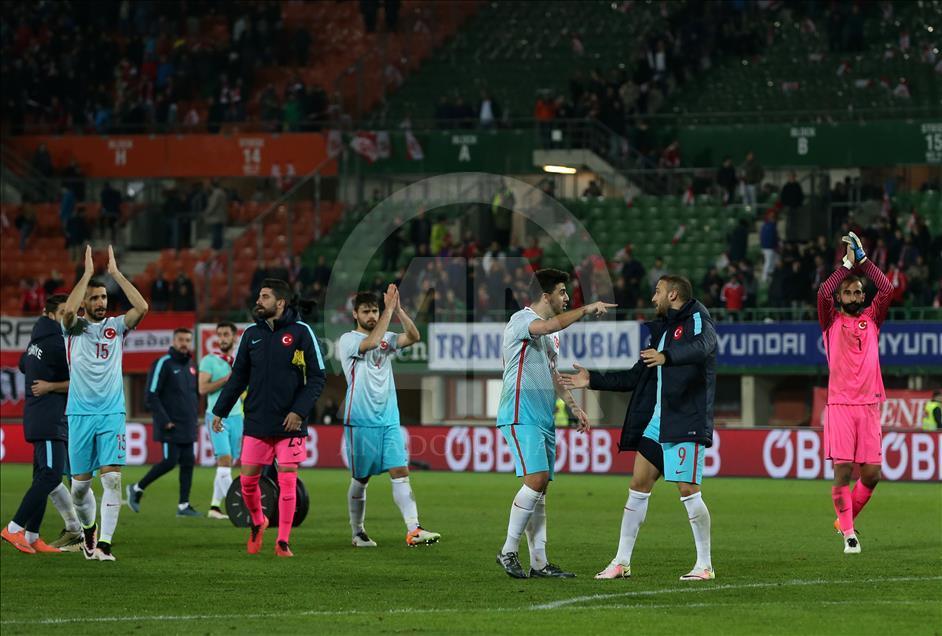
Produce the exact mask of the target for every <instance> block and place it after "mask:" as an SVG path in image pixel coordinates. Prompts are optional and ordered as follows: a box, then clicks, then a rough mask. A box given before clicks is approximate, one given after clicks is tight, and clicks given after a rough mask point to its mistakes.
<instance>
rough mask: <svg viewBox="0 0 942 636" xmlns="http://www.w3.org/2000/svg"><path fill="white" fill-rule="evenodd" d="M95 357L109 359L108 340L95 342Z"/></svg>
mask: <svg viewBox="0 0 942 636" xmlns="http://www.w3.org/2000/svg"><path fill="white" fill-rule="evenodd" d="M95 357H97V358H101V359H102V360H107V359H108V343H107V342H96V343H95Z"/></svg>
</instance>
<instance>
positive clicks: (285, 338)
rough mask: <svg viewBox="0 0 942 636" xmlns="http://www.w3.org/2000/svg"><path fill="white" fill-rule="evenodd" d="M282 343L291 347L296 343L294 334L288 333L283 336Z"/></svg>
mask: <svg viewBox="0 0 942 636" xmlns="http://www.w3.org/2000/svg"><path fill="white" fill-rule="evenodd" d="M281 344H283V345H284V346H286V347H290V346H291V345H293V344H294V336H292V335H291V334H290V333H286V334H285V335H283V336H282V337H281Z"/></svg>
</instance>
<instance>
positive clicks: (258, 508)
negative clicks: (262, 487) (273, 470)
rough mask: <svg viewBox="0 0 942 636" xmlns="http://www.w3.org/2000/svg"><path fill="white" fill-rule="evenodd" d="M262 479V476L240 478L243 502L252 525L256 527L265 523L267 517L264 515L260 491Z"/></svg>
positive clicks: (243, 476)
mask: <svg viewBox="0 0 942 636" xmlns="http://www.w3.org/2000/svg"><path fill="white" fill-rule="evenodd" d="M260 478H261V475H251V476H249V475H242V476H241V477H239V482H240V483H241V484H242V500H243V501H244V502H245V507H246V508H248V511H249V515H250V516H251V517H252V524H253V525H256V526H260V525H262V523H263V522H264V521H265V516H264V515H263V514H262V493H261V492H260V491H259V489H258V481H259V479H260Z"/></svg>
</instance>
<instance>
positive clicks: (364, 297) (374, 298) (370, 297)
mask: <svg viewBox="0 0 942 636" xmlns="http://www.w3.org/2000/svg"><path fill="white" fill-rule="evenodd" d="M362 305H366V306H368V307H372V306H373V305H376V306H377V307H379V296H378V295H377V294H376V292H371V291H361V292H357V295H356V297H355V298H354V299H353V311H358V310H359V309H360V307H361V306H362Z"/></svg>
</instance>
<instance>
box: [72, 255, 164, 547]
mask: <svg viewBox="0 0 942 636" xmlns="http://www.w3.org/2000/svg"><path fill="white" fill-rule="evenodd" d="M94 267H95V264H94V263H93V262H92V248H91V247H89V246H86V247H85V271H84V272H83V274H82V277H81V278H80V279H79V281H78V283H76V285H75V288H74V289H73V290H72V293H71V294H69V298H68V300H66V303H65V314H64V315H63V317H62V328H63V332H64V333H65V335H66V337H67V340H66V355H67V358H68V361H69V371H70V378H71V381H70V385H69V399H68V404H67V405H66V410H65V414H66V415H67V416H68V419H69V464H70V465H71V470H72V499H73V501H74V502H75V511H76V512H77V513H78V517H79V521H81V522H82V526H83V528H84V532H85V541H84V543H83V545H82V552H83V553H84V555H85V558H86V559H90V560H98V561H114V560H115V557H114V554H112V552H111V539H112V537H113V536H114V531H115V528H116V527H117V525H118V514H119V513H120V511H121V467H122V466H123V465H124V464H125V459H126V455H127V452H126V445H127V440H126V437H125V435H126V433H125V431H126V422H125V420H124V417H125V413H126V408H125V403H124V377H123V374H122V368H121V358H122V354H123V353H124V336H125V334H126V333H127V332H128V331H130V330H131V329H133V328H134V327H136V326H137V325H138V323H140V322H141V319H142V318H143V317H144V316H145V315H146V314H147V302H146V301H145V300H144V297H143V296H141V294H140V292H139V291H137V289H135V287H134V285H132V284H131V281H129V280H128V279H127V278H125V277H124V274H122V273H121V272H120V271H119V270H118V264H117V263H116V262H115V258H114V250H112V248H111V246H110V245H109V246H108V273H109V274H110V275H111V276H112V277H113V278H114V280H115V281H116V282H117V283H118V286H119V287H121V291H123V292H124V294H125V296H127V299H128V301H129V302H130V303H131V309H130V310H128V312H127V313H126V314H124V315H123V316H116V317H115V316H112V317H108V315H107V312H108V292H107V291H106V290H105V285H104V283H102V282H101V281H98V280H94V279H92V272H93V271H94ZM80 306H81V307H82V308H83V309H84V310H85V317H84V318H79V317H78V316H77V313H78V310H79V307H80ZM96 470H97V471H99V474H100V478H101V485H102V487H103V488H104V494H103V495H102V497H101V536H100V537H98V535H97V529H98V526H97V524H96V523H95V519H96V510H95V508H96V506H95V493H94V492H92V489H91V486H92V472H93V471H96Z"/></svg>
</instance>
